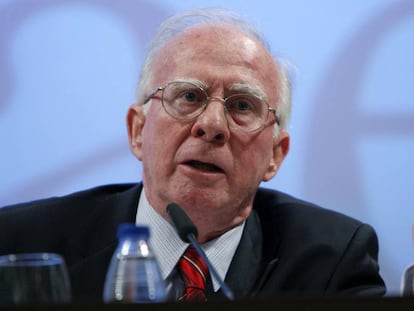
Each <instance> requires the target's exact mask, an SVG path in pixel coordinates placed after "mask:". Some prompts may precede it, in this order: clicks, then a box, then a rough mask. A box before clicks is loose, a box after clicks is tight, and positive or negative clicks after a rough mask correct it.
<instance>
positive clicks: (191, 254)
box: [178, 246, 208, 302]
mask: <svg viewBox="0 0 414 311" xmlns="http://www.w3.org/2000/svg"><path fill="white" fill-rule="evenodd" d="M178 271H179V272H180V273H181V277H182V278H183V281H184V285H185V293H184V295H183V296H181V297H180V298H179V299H178V301H180V302H184V301H186V302H187V301H188V302H190V301H191V302H206V301H207V298H206V280H207V276H208V268H207V265H206V263H205V262H204V260H203V259H202V258H201V257H200V255H199V254H198V253H197V251H196V250H195V249H194V248H193V247H192V246H189V247H188V248H187V250H186V251H185V252H184V254H183V256H182V257H181V258H180V260H179V261H178Z"/></svg>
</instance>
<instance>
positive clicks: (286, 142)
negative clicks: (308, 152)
mask: <svg viewBox="0 0 414 311" xmlns="http://www.w3.org/2000/svg"><path fill="white" fill-rule="evenodd" d="M289 146H290V136H289V133H288V132H287V131H286V130H282V131H280V133H279V135H278V136H277V137H274V138H273V156H272V158H271V159H270V163H269V166H268V168H267V171H266V173H265V175H264V176H263V181H269V180H270V179H272V178H273V176H275V175H276V173H277V171H278V170H279V168H280V166H281V165H282V162H283V160H284V159H285V157H286V155H287V154H288V152H289Z"/></svg>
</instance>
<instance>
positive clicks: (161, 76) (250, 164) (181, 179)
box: [0, 9, 385, 301]
mask: <svg viewBox="0 0 414 311" xmlns="http://www.w3.org/2000/svg"><path fill="white" fill-rule="evenodd" d="M289 86H290V85H289V77H288V73H287V70H286V68H284V66H283V62H282V61H280V60H277V59H275V58H274V57H273V56H272V55H271V53H270V51H269V49H268V47H267V44H266V43H265V41H264V39H263V38H262V37H261V36H260V35H259V34H258V33H257V32H256V31H255V30H254V29H253V28H252V27H251V26H250V25H249V24H248V23H246V22H244V21H243V20H241V19H239V18H238V17H237V16H235V15H234V14H233V13H231V12H227V11H223V10H216V9H205V10H199V11H191V12H184V13H182V14H178V15H176V16H173V17H171V18H170V19H168V20H167V21H165V22H164V23H163V24H162V25H161V27H160V30H159V32H158V33H157V34H156V36H155V38H154V40H153V42H152V45H151V46H150V50H149V53H148V57H147V58H146V60H145V63H144V67H143V70H142V74H141V78H140V83H139V87H138V92H137V101H136V103H134V104H133V105H132V106H131V107H130V108H129V110H128V113H127V127H128V136H129V142H130V147H131V150H132V152H133V154H134V155H135V157H136V158H137V159H138V160H140V161H142V164H143V174H142V176H143V181H142V183H138V184H125V185H108V186H103V187H98V188H94V189H90V190H86V191H84V192H80V193H75V194H72V195H69V196H65V197H61V198H52V199H46V200H42V201H37V202H31V203H27V204H20V205H17V206H13V207H8V208H5V209H2V210H0V233H1V234H0V253H1V254H5V253H12V252H21V251H25V252H28V251H53V252H57V253H60V254H61V255H63V256H64V258H65V260H66V262H67V265H68V267H69V271H70V277H71V283H72V291H73V296H74V297H73V298H74V301H100V300H101V297H102V288H103V282H104V278H105V273H106V270H107V267H108V263H109V260H110V257H111V254H112V253H113V251H114V248H115V246H116V228H117V226H118V225H119V224H120V223H122V222H136V223H138V224H145V225H148V226H149V227H150V229H151V236H152V240H151V242H152V245H153V248H154V252H155V254H156V256H157V259H158V261H159V263H160V267H161V272H162V275H163V277H164V279H165V280H166V283H167V286H168V290H169V292H170V294H171V297H172V298H173V299H177V300H179V299H182V297H183V294H184V293H185V290H186V285H185V284H184V282H183V280H182V278H181V274H180V273H181V271H180V270H179V269H177V262H178V261H179V259H180V257H181V256H182V255H183V253H185V252H186V249H187V247H188V244H187V243H185V242H184V241H182V240H181V239H180V238H179V237H178V235H177V233H176V232H175V229H174V226H173V225H172V224H171V220H170V218H169V216H168V214H167V212H166V206H167V205H168V204H169V203H171V202H174V203H176V204H178V205H180V206H181V207H182V208H183V210H185V212H186V213H187V214H188V216H189V217H190V218H191V219H192V221H193V222H194V224H195V225H196V227H197V229H198V233H199V234H198V242H199V243H201V244H202V246H203V248H204V250H205V252H206V253H207V256H208V257H209V259H210V260H211V261H212V263H213V265H214V266H215V267H216V268H217V271H218V273H219V275H220V276H221V277H222V278H223V279H225V282H226V283H227V284H228V286H229V287H230V288H231V289H232V291H233V293H234V295H235V297H236V299H237V298H242V297H276V296H279V295H318V296H320V295H379V296H380V295H383V294H384V292H385V285H384V283H383V280H382V279H381V277H380V275H379V267H378V263H377V255H378V242H377V237H376V234H375V232H374V230H373V229H372V228H371V227H370V226H369V225H367V224H363V223H361V222H359V221H357V220H355V219H352V218H349V217H347V216H345V215H341V214H339V213H336V212H333V211H329V210H327V209H323V208H320V207H317V206H315V205H313V204H311V203H308V202H304V201H301V200H298V199H296V198H293V197H291V196H289V195H287V194H284V193H281V192H278V191H275V190H270V189H264V188H259V185H260V183H261V182H262V181H268V180H270V179H271V178H273V177H274V176H275V175H276V173H277V171H278V169H279V168H280V166H281V164H282V162H283V160H284V158H285V157H286V155H287V153H288V150H289V141H290V137H289V133H288V131H287V129H286V125H287V122H288V117H289V112H290V90H289ZM23 232H26V234H25V233H23ZM27 232H29V233H30V235H28V234H27ZM206 279H207V280H206V281H207V283H208V284H207V292H206V293H205V297H206V298H205V299H207V300H213V299H221V298H223V299H224V297H223V295H222V293H221V289H220V284H219V283H218V282H217V281H216V280H215V279H214V278H211V277H209V276H208V275H207V276H206ZM184 295H185V294H184Z"/></svg>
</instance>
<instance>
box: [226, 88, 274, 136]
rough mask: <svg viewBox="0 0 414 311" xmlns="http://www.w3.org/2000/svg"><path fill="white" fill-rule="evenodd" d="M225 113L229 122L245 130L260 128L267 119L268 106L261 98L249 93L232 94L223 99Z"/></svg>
mask: <svg viewBox="0 0 414 311" xmlns="http://www.w3.org/2000/svg"><path fill="white" fill-rule="evenodd" d="M225 105H226V109H227V114H228V116H229V117H231V120H230V121H231V122H232V123H233V124H234V125H235V126H236V127H239V128H242V129H243V130H245V131H254V130H257V129H259V128H261V127H262V126H263V124H264V122H265V121H266V119H267V115H268V111H269V110H268V107H267V105H266V103H264V102H263V101H262V99H261V98H259V97H257V96H254V95H250V94H240V95H233V96H230V97H228V98H227V99H226V101H225Z"/></svg>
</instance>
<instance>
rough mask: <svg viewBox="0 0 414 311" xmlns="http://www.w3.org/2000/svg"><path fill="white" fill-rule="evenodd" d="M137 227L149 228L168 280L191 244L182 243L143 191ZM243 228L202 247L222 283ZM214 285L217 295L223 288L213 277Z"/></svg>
mask: <svg viewBox="0 0 414 311" xmlns="http://www.w3.org/2000/svg"><path fill="white" fill-rule="evenodd" d="M136 224H137V225H145V226H148V227H149V228H150V244H151V247H152V249H153V251H154V254H155V256H156V258H157V261H158V264H159V266H160V270H161V274H162V277H163V278H164V279H166V278H167V277H168V276H169V275H170V274H171V272H172V271H173V269H174V268H175V266H176V264H177V262H178V260H179V259H180V257H181V256H182V254H183V253H184V251H185V249H186V248H187V247H188V245H189V244H188V243H185V242H184V241H182V240H181V239H180V237H179V236H178V234H177V232H176V230H175V228H174V227H173V225H172V224H170V223H169V222H168V221H167V220H165V219H164V218H163V217H162V216H161V215H160V214H158V213H157V212H156V211H155V210H154V209H153V208H152V207H151V205H150V203H149V202H148V200H147V197H146V195H145V191H144V189H143V190H142V191H141V196H140V199H139V203H138V211H137V216H136ZM244 224H245V222H243V223H242V224H240V225H238V226H236V227H234V228H233V229H231V230H229V231H227V232H226V233H224V234H223V235H221V236H220V237H218V238H216V239H214V240H211V241H209V242H207V243H204V244H203V245H201V247H202V248H203V250H204V252H205V253H206V256H207V258H208V259H209V260H210V262H211V264H212V265H213V266H214V267H215V268H216V270H217V273H218V274H219V276H220V277H221V278H222V279H223V280H224V278H225V276H226V273H227V271H228V269H229V267H230V263H231V261H232V259H233V256H234V253H235V252H236V249H237V246H238V244H239V242H240V239H241V236H242V233H243V228H244ZM212 281H213V287H214V291H217V290H218V289H219V288H220V285H219V283H218V282H217V281H216V280H215V279H214V278H213V277H212Z"/></svg>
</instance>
